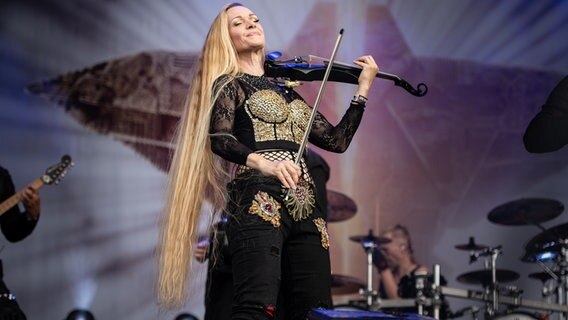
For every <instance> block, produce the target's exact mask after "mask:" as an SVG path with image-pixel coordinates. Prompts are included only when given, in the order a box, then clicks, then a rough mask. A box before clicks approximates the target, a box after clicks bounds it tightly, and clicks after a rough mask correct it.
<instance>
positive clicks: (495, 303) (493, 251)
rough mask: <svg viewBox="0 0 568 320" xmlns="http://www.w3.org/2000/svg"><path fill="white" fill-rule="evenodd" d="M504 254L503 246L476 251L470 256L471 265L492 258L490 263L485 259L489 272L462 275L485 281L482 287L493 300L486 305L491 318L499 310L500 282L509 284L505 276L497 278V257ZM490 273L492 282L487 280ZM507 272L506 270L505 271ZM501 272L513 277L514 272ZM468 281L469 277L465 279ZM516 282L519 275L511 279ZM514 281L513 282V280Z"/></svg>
mask: <svg viewBox="0 0 568 320" xmlns="http://www.w3.org/2000/svg"><path fill="white" fill-rule="evenodd" d="M501 253H502V250H501V246H496V247H493V248H487V249H484V250H481V251H475V252H470V254H469V263H470V264H472V263H474V262H475V261H477V259H479V257H482V256H484V257H490V258H491V260H490V261H489V260H488V259H485V267H486V269H488V270H483V271H481V272H479V271H477V272H474V273H470V274H466V275H462V276H460V277H464V276H467V275H475V276H477V277H478V279H481V280H483V281H482V285H483V287H484V289H485V291H486V292H487V293H488V294H490V295H491V296H492V297H493V299H492V301H491V303H489V302H487V303H486V312H487V314H488V315H489V316H490V317H493V316H494V315H495V314H496V313H497V311H498V310H499V299H498V298H499V280H502V281H503V282H507V280H508V279H507V280H505V279H504V278H505V276H502V277H503V279H498V278H497V273H498V271H497V266H496V265H497V257H499V255H500V254H501ZM488 263H489V268H487V267H488V266H487V264H488ZM488 271H490V272H491V282H489V281H488V280H489V279H487V278H488V277H487V275H488ZM503 271H506V270H503ZM503 271H501V272H500V274H509V275H511V272H513V271H507V272H503ZM460 277H458V281H460ZM465 278H466V279H467V277H465ZM513 278H514V280H516V279H518V278H519V276H518V274H516V275H514V276H511V277H510V279H513ZM462 279H463V278H462ZM511 281H512V280H511Z"/></svg>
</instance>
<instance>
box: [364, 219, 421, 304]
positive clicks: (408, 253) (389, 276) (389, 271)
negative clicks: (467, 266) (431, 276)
mask: <svg viewBox="0 0 568 320" xmlns="http://www.w3.org/2000/svg"><path fill="white" fill-rule="evenodd" d="M381 236H382V237H384V238H386V239H389V240H391V241H390V242H387V243H384V244H382V245H381V246H380V247H377V248H376V249H375V252H374V254H373V264H374V265H375V266H376V267H377V269H378V271H379V274H380V276H381V278H380V279H381V286H380V288H381V291H382V294H383V295H384V296H383V298H388V299H399V298H401V296H400V294H399V289H400V285H401V284H404V283H405V281H408V280H409V279H408V278H411V277H413V276H414V275H415V274H416V273H427V272H428V269H427V268H426V267H425V266H422V265H420V264H419V263H418V262H417V261H416V259H415V258H414V254H413V250H412V242H411V240H410V234H409V232H408V229H407V228H406V227H404V226H402V225H400V224H397V225H395V226H393V227H390V228H388V229H386V230H385V231H383V233H382V234H381ZM401 294H402V293H401Z"/></svg>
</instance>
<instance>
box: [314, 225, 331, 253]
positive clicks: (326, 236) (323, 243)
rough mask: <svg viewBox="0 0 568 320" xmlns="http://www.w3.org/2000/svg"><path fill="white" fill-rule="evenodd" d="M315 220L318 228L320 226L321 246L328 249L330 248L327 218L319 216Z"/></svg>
mask: <svg viewBox="0 0 568 320" xmlns="http://www.w3.org/2000/svg"><path fill="white" fill-rule="evenodd" d="M313 221H314V224H315V225H316V228H318V231H319V232H320V233H321V246H322V247H323V248H324V249H326V250H327V249H329V233H327V227H326V225H325V220H323V219H322V218H317V219H314V220H313Z"/></svg>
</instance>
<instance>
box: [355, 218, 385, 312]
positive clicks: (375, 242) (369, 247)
mask: <svg viewBox="0 0 568 320" xmlns="http://www.w3.org/2000/svg"><path fill="white" fill-rule="evenodd" d="M349 239H350V240H352V241H355V242H359V243H361V245H362V246H363V248H364V249H365V253H366V254H367V287H366V288H365V289H360V291H359V294H361V295H362V296H364V297H366V300H367V307H368V309H369V310H371V307H373V301H375V300H376V299H377V298H378V296H379V293H378V291H377V290H373V251H374V250H375V248H377V247H378V246H379V245H381V244H383V243H388V242H390V241H391V240H390V239H388V238H384V237H377V236H375V235H373V229H369V234H368V235H365V236H351V237H349Z"/></svg>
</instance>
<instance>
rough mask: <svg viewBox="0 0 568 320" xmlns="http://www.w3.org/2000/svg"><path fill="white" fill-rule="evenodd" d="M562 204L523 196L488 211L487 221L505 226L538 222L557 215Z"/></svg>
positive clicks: (560, 210)
mask: <svg viewBox="0 0 568 320" xmlns="http://www.w3.org/2000/svg"><path fill="white" fill-rule="evenodd" d="M562 211H564V205H563V204H562V203H561V202H560V201H557V200H553V199H543V198H523V199H519V200H514V201H511V202H507V203H505V204H502V205H500V206H498V207H496V208H494V209H493V210H491V212H489V215H488V216H487V218H488V219H489V221H491V222H493V223H497V224H502V225H506V226H522V225H529V224H538V223H542V222H545V221H548V220H552V219H554V218H556V217H558V216H559V215H560V214H561V213H562Z"/></svg>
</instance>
